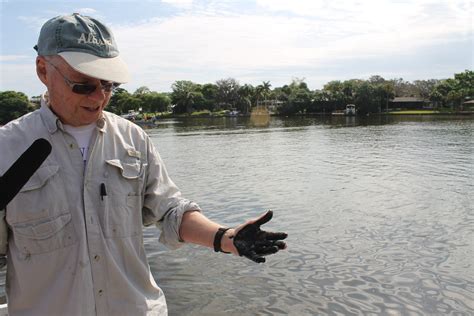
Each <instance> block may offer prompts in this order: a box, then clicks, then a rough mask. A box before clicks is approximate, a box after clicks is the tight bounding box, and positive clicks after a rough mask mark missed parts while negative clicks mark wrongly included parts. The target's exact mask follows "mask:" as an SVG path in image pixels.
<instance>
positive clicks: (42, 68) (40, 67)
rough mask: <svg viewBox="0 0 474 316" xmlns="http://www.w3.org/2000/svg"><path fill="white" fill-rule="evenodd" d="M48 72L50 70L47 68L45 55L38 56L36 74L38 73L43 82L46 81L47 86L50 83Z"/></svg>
mask: <svg viewBox="0 0 474 316" xmlns="http://www.w3.org/2000/svg"><path fill="white" fill-rule="evenodd" d="M47 72H48V71H47V69H46V60H45V59H44V57H43V56H38V57H36V74H37V75H38V78H39V79H40V80H41V82H42V83H44V84H45V85H46V86H47V85H48V78H47V76H46V74H47Z"/></svg>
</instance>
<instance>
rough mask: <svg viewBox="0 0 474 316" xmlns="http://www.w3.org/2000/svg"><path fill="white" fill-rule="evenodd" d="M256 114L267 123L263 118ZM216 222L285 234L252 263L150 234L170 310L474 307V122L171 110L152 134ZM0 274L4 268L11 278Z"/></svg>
mask: <svg viewBox="0 0 474 316" xmlns="http://www.w3.org/2000/svg"><path fill="white" fill-rule="evenodd" d="M260 123H261V124H260ZM147 132H148V133H149V135H150V136H151V138H152V140H153V142H154V144H155V145H156V146H157V148H158V150H159V151H160V154H161V156H162V158H163V160H164V161H165V163H166V166H167V169H168V171H169V173H170V175H171V177H172V178H173V179H174V181H175V182H176V183H177V184H178V186H179V187H180V188H181V190H182V192H183V194H184V195H185V196H186V197H188V198H190V199H192V200H195V201H197V202H198V203H199V204H200V205H201V207H202V208H203V209H204V210H205V214H206V215H207V216H208V217H210V218H211V219H213V220H215V221H218V222H220V223H223V224H226V225H230V226H232V225H238V224H240V223H242V222H244V221H245V220H247V219H250V218H253V217H256V216H258V215H259V214H261V213H262V212H263V211H264V210H266V209H272V210H273V211H274V219H273V220H272V221H271V222H269V223H268V224H266V225H265V226H263V228H264V229H265V228H266V229H268V230H276V231H285V232H288V233H289V237H288V239H287V243H288V246H289V248H288V249H287V251H284V252H280V253H279V254H277V255H274V256H270V257H268V258H267V263H265V264H260V265H258V264H255V263H253V262H251V261H249V260H247V259H245V258H238V257H234V256H230V255H225V254H215V253H214V252H213V250H211V249H206V248H202V247H197V246H191V245H186V246H184V247H183V248H181V249H179V250H177V251H169V250H167V249H166V248H165V247H164V246H162V245H160V244H158V243H157V236H158V233H157V231H156V230H154V229H152V228H148V229H146V230H145V247H146V249H147V253H148V258H149V262H150V266H151V268H152V272H153V275H154V277H155V279H156V280H157V283H158V284H159V285H160V286H161V287H162V289H163V290H164V292H165V295H166V297H167V301H168V307H169V313H170V315H171V316H174V315H206V316H207V315H295V316H300V315H474V268H473V255H474V233H473V230H474V207H473V205H474V203H473V202H474V198H473V192H474V137H473V136H474V118H473V117H472V116H471V117H452V116H447V117H443V116H432V117H426V116H419V117H414V116H409V117H408V116H405V117H372V118H345V117H331V118H324V119H323V118H271V119H270V120H269V121H265V120H263V121H262V122H259V124H256V123H255V122H252V121H250V120H249V119H248V118H218V119H192V120H185V119H171V120H164V121H160V123H159V125H158V128H156V129H150V130H147ZM2 278H3V277H2Z"/></svg>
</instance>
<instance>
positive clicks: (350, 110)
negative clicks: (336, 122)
mask: <svg viewBox="0 0 474 316" xmlns="http://www.w3.org/2000/svg"><path fill="white" fill-rule="evenodd" d="M356 113H357V110H356V106H355V104H347V105H346V109H345V110H344V115H347V116H354V115H356Z"/></svg>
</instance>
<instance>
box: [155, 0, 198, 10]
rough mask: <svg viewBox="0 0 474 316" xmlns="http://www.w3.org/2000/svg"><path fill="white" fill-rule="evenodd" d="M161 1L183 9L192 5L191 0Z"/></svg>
mask: <svg viewBox="0 0 474 316" xmlns="http://www.w3.org/2000/svg"><path fill="white" fill-rule="evenodd" d="M161 2H163V3H167V4H170V5H173V6H176V7H179V8H185V9H189V8H191V7H192V5H193V0H161Z"/></svg>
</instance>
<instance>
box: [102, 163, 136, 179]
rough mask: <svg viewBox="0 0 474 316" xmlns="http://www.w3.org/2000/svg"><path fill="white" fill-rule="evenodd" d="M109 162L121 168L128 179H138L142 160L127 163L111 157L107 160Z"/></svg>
mask: <svg viewBox="0 0 474 316" xmlns="http://www.w3.org/2000/svg"><path fill="white" fill-rule="evenodd" d="M105 162H106V163H107V164H109V165H111V166H114V167H116V168H119V169H120V172H121V173H122V176H123V177H124V178H126V179H136V178H138V177H139V176H140V170H141V165H140V162H139V161H137V162H136V163H125V162H122V161H120V160H118V159H110V160H106V161H105Z"/></svg>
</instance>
